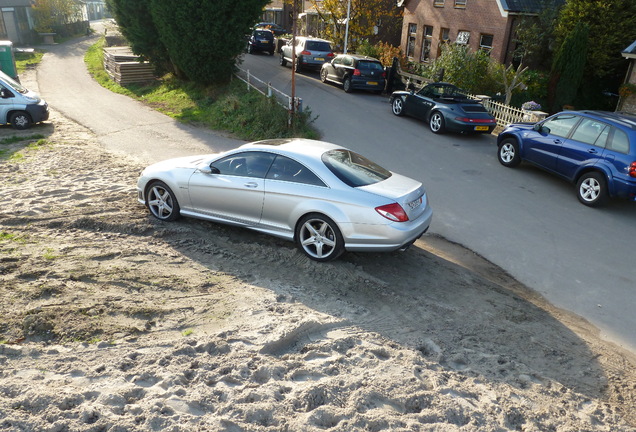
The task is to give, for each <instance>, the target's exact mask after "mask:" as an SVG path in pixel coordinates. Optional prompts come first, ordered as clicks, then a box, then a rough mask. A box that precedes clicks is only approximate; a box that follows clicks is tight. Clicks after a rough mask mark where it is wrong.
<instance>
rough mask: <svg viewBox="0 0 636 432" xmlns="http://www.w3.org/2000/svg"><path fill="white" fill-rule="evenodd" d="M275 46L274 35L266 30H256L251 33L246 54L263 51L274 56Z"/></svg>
mask: <svg viewBox="0 0 636 432" xmlns="http://www.w3.org/2000/svg"><path fill="white" fill-rule="evenodd" d="M275 49H276V44H275V43H274V33H272V32H271V31H270V30H266V29H257V30H254V31H253V32H252V35H251V36H250V38H249V40H248V41H247V52H248V53H250V54H254V53H255V52H259V51H264V52H268V53H269V54H270V55H274V50H275Z"/></svg>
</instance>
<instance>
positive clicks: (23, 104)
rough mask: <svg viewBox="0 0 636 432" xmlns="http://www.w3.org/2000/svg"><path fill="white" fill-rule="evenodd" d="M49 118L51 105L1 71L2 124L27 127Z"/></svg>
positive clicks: (0, 101)
mask: <svg viewBox="0 0 636 432" xmlns="http://www.w3.org/2000/svg"><path fill="white" fill-rule="evenodd" d="M48 119H49V105H48V104H47V103H46V102H45V101H44V99H42V98H40V96H39V95H38V94H37V93H35V92H34V91H31V90H29V89H27V88H26V87H24V86H23V85H22V84H20V83H19V82H17V81H16V80H14V79H13V78H11V77H9V76H8V75H7V74H5V73H4V72H2V71H0V124H9V123H10V124H11V126H13V128H14V129H27V128H29V127H31V126H32V125H33V124H35V123H39V122H43V121H46V120H48Z"/></svg>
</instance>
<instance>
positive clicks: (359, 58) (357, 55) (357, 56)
mask: <svg viewBox="0 0 636 432" xmlns="http://www.w3.org/2000/svg"><path fill="white" fill-rule="evenodd" d="M344 56H347V57H351V58H352V59H354V60H370V61H377V62H379V61H380V60H378V59H377V58H375V57H369V56H364V55H359V54H338V55H337V57H344Z"/></svg>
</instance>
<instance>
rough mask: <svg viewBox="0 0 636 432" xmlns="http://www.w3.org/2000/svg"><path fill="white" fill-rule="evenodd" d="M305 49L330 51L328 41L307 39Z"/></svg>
mask: <svg viewBox="0 0 636 432" xmlns="http://www.w3.org/2000/svg"><path fill="white" fill-rule="evenodd" d="M305 49H308V50H309V51H331V46H330V45H329V43H328V42H320V41H307V43H306V44H305Z"/></svg>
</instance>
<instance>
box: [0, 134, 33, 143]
mask: <svg viewBox="0 0 636 432" xmlns="http://www.w3.org/2000/svg"><path fill="white" fill-rule="evenodd" d="M43 138H44V135H42V134H34V135H27V136H17V135H13V136H10V137H8V138H3V139H1V140H0V144H13V143H17V142H20V141H31V140H41V139H43Z"/></svg>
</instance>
